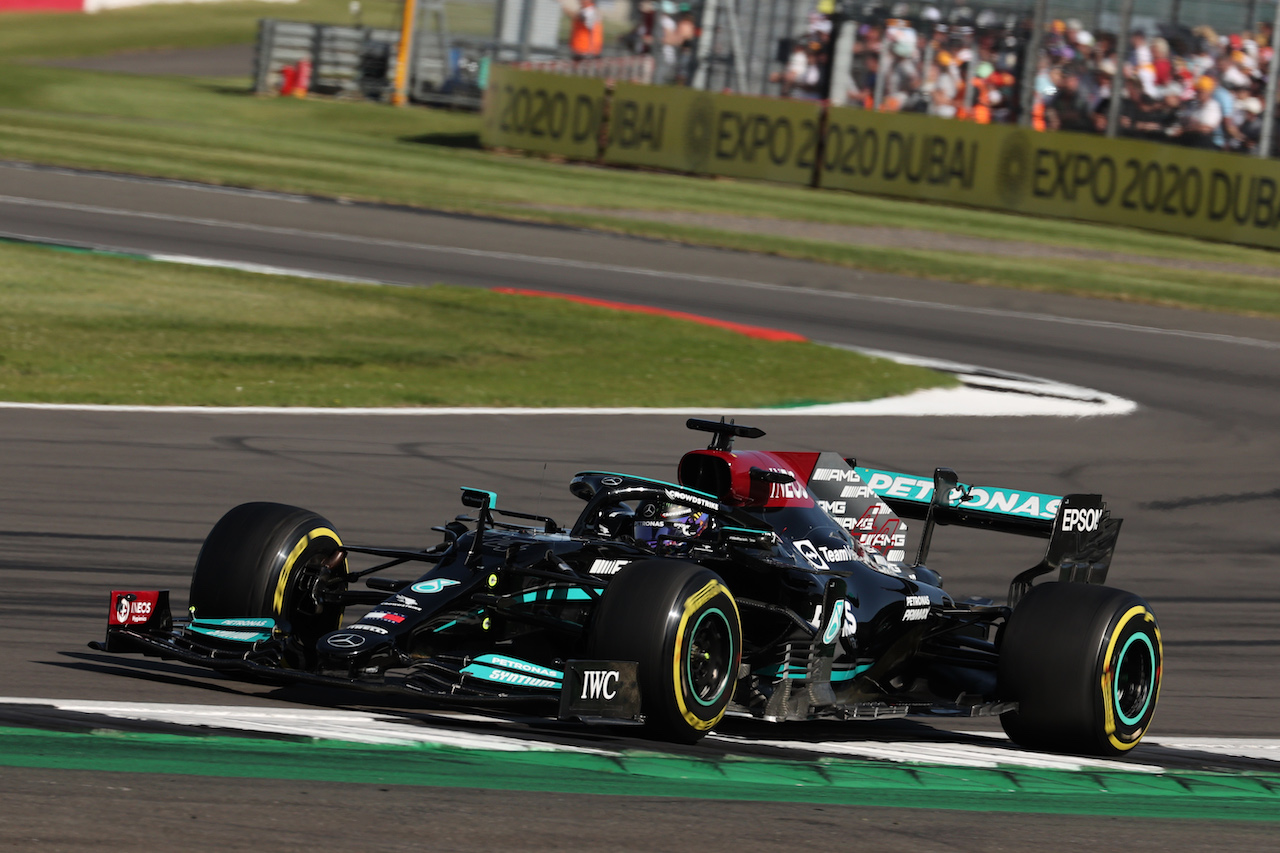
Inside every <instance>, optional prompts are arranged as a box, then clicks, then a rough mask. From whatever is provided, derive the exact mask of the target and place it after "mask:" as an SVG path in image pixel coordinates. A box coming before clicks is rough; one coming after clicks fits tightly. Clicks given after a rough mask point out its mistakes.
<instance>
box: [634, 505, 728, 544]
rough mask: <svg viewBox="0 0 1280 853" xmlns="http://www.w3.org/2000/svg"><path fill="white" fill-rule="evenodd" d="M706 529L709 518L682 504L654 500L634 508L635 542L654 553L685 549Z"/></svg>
mask: <svg viewBox="0 0 1280 853" xmlns="http://www.w3.org/2000/svg"><path fill="white" fill-rule="evenodd" d="M710 526H711V516H710V514H708V513H707V512H705V511H703V510H700V509H695V508H694V507H689V506H684V505H683V504H676V503H670V502H668V501H656V500H654V501H644V502H643V503H641V504H640V505H639V506H638V507H637V508H636V518H635V539H636V541H637V542H639V543H640V544H642V545H648V546H649V547H651V548H653V549H655V550H670V549H672V548H681V547H686V548H687V546H688V545H689V543H690V542H691V541H692V540H694V539H697V538H698V537H699V536H701V535H702V534H703V533H705V532H706V531H707V530H708V529H709V528H710Z"/></svg>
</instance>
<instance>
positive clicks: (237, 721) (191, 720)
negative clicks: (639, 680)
mask: <svg viewBox="0 0 1280 853" xmlns="http://www.w3.org/2000/svg"><path fill="white" fill-rule="evenodd" d="M0 705H49V706H52V707H54V708H57V709H58V710H59V711H71V712H74V713H81V714H100V715H103V716H107V717H115V718H117V719H122V720H143V721H148V722H161V723H171V724H173V725H179V726H192V727H205V728H220V729H234V730H235V731H248V732H261V733H263V734H284V735H296V736H299V737H312V738H318V739H322V740H339V741H345V742H348V743H370V744H399V745H410V744H437V745H440V746H456V747H462V748H465V749H487V750H493V751H496V752H589V753H596V754H601V755H607V754H609V753H607V752H604V751H603V750H598V749H590V748H586V747H576V746H564V745H561V744H553V743H543V742H539V741H530V740H523V739H520V738H514V737H503V736H501V735H487V734H479V733H476V732H466V731H456V730H452V729H447V728H437V727H434V726H431V725H429V724H426V723H424V722H422V721H420V720H413V719H406V718H403V717H396V716H394V715H391V714H376V713H367V712H361V711H337V710H333V711H317V710H311V709H307V708H265V707H255V706H247V705H174V704H158V703H149V702H96V701H79V700H67V699H29V698H9V697H0ZM436 716H443V715H440V714H438V715H436ZM463 716H464V717H469V716H470V715H463ZM472 719H475V718H474V717H472Z"/></svg>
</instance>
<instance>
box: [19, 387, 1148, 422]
mask: <svg viewBox="0 0 1280 853" xmlns="http://www.w3.org/2000/svg"><path fill="white" fill-rule="evenodd" d="M1100 396H1101V397H1102V400H1101V401H1100V402H1089V401H1082V400H1071V399H1061V398H1054V397H1042V396H1035V395H1028V394H1011V393H1007V392H1002V391H990V390H986V389H982V388H944V389H929V390H924V391H916V392H915V393H913V394H907V395H905V396H901V397H885V398H883V399H880V400H868V401H866V402H862V403H829V404H826V405H821V406H801V407H796V408H786V409H732V408H653V409H644V408H637V407H615V408H585V407H581V408H579V407H560V408H546V409H535V408H524V407H514V406H513V407H511V408H486V407H441V408H432V409H427V408H347V409H325V408H316V407H311V406H293V407H282V408H273V407H269V406H226V407H220V408H215V407H213V406H106V405H90V404H87V403H86V404H79V403H6V402H0V409H33V410H43V411H64V412H153V413H163V414H201V415H362V416H398V417H443V416H470V415H503V416H529V415H675V416H679V417H708V416H710V417H719V416H721V415H725V416H728V417H784V418H785V417H939V416H942V417H1032V416H1051V417H1071V418H1084V417H1094V416H1099V415H1127V414H1129V413H1131V412H1133V411H1134V410H1135V409H1136V408H1137V405H1136V404H1135V403H1133V402H1132V401H1130V400H1125V399H1122V398H1120V397H1113V396H1111V395H1100Z"/></svg>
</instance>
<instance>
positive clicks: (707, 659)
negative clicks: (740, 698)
mask: <svg viewBox="0 0 1280 853" xmlns="http://www.w3.org/2000/svg"><path fill="white" fill-rule="evenodd" d="M732 664H733V632H732V630H731V629H730V627H729V620H728V618H727V617H726V616H725V615H724V612H723V611H721V610H720V609H719V608H715V607H713V608H711V609H710V610H707V611H706V612H704V613H703V614H701V615H700V616H699V617H698V620H697V621H696V622H694V624H693V631H692V632H691V633H690V637H689V653H688V655H687V656H686V658H685V681H686V683H687V686H688V688H689V694H690V695H691V696H692V697H693V699H694V701H695V702H697V703H698V704H699V705H703V706H708V705H714V704H715V703H716V700H718V699H719V698H720V697H721V696H722V695H724V691H725V688H726V687H728V685H729V667H730V666H732Z"/></svg>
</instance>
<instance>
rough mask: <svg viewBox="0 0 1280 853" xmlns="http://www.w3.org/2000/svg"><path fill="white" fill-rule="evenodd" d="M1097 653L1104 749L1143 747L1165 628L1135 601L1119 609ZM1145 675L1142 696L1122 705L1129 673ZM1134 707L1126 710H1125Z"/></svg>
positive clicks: (1155, 695) (1156, 687)
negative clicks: (1142, 742)
mask: <svg viewBox="0 0 1280 853" xmlns="http://www.w3.org/2000/svg"><path fill="white" fill-rule="evenodd" d="M1111 622H1112V624H1111V625H1110V626H1109V628H1108V630H1107V632H1106V637H1105V639H1104V641H1103V644H1102V648H1101V649H1100V652H1099V655H1098V664H1097V679H1096V681H1095V682H1094V685H1093V687H1094V689H1095V690H1096V691H1097V692H1096V696H1097V699H1096V708H1097V714H1096V718H1095V720H1096V724H1097V726H1098V730H1099V732H1100V733H1101V739H1103V740H1104V741H1105V743H1104V745H1103V748H1104V749H1105V748H1106V747H1110V748H1111V749H1113V750H1115V751H1117V752H1128V751H1129V750H1130V749H1132V748H1133V747H1135V746H1137V745H1138V742H1139V741H1140V740H1141V739H1142V736H1143V735H1144V734H1146V732H1147V729H1148V728H1149V727H1150V725H1151V719H1152V717H1153V716H1154V715H1155V710H1156V704H1157V701H1158V700H1159V698H1160V684H1161V681H1162V678H1161V676H1162V675H1163V667H1164V650H1163V645H1162V642H1161V637H1160V627H1159V625H1158V624H1157V622H1156V619H1155V614H1153V613H1152V612H1151V609H1150V608H1149V607H1148V606H1147V605H1146V602H1144V601H1142V600H1140V599H1137V598H1136V597H1135V598H1134V599H1132V600H1131V601H1130V602H1128V606H1122V607H1121V608H1118V609H1117V613H1116V615H1115V618H1114V619H1113V620H1111ZM1133 673H1141V674H1144V675H1145V677H1146V679H1147V682H1146V684H1145V685H1144V686H1143V687H1142V688H1141V689H1140V690H1139V691H1137V692H1138V693H1139V695H1136V696H1133V697H1132V698H1129V699H1128V701H1122V697H1121V695H1120V691H1121V689H1122V688H1123V687H1124V682H1125V678H1124V677H1125V675H1126V674H1133ZM1127 705H1128V706H1129V707H1126V706H1127Z"/></svg>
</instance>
